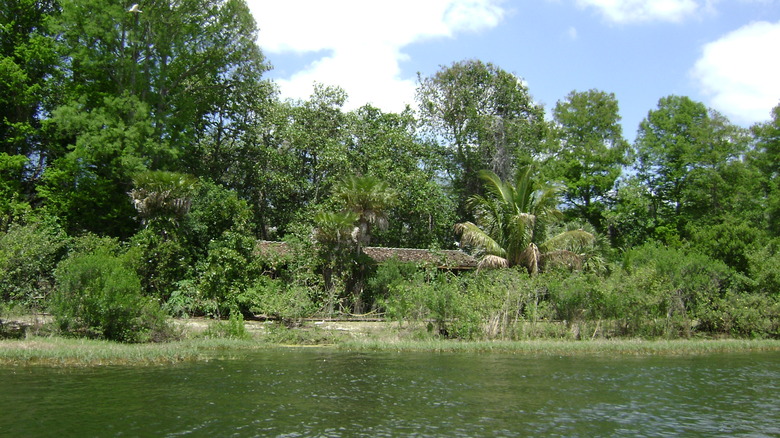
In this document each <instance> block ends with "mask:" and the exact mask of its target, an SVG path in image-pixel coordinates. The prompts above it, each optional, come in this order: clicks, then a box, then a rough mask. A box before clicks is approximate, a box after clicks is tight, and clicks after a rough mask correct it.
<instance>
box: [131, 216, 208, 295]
mask: <svg viewBox="0 0 780 438" xmlns="http://www.w3.org/2000/svg"><path fill="white" fill-rule="evenodd" d="M125 258H126V259H127V260H128V262H129V263H131V264H132V267H133V269H135V271H136V272H137V273H138V275H139V277H140V278H141V287H142V290H143V292H144V294H145V295H147V296H151V297H154V298H156V299H158V300H159V301H160V302H162V303H165V302H167V301H168V300H169V299H170V298H171V294H172V293H173V292H174V291H175V290H176V289H177V284H178V282H180V281H182V280H186V279H188V278H191V277H192V275H193V271H194V269H193V268H192V266H193V263H194V257H193V254H192V251H190V249H189V248H188V247H186V245H184V244H182V242H181V241H180V240H178V239H176V238H166V237H165V236H163V235H160V234H158V233H156V232H155V231H153V230H152V229H151V228H147V229H144V230H141V231H140V232H138V233H137V234H136V235H135V236H133V237H132V238H131V239H130V248H129V250H128V252H127V254H126V255H125Z"/></svg>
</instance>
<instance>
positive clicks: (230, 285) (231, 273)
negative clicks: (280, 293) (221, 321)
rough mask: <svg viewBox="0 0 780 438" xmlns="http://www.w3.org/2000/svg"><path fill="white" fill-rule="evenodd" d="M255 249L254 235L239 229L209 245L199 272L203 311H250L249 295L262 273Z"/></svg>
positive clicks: (214, 312)
mask: <svg viewBox="0 0 780 438" xmlns="http://www.w3.org/2000/svg"><path fill="white" fill-rule="evenodd" d="M254 250H255V239H254V238H252V237H251V236H245V235H242V234H239V233H235V232H227V233H225V234H224V235H223V237H222V238H221V239H220V240H216V241H214V242H212V243H211V245H209V249H208V253H207V254H206V257H205V259H203V260H202V261H201V262H200V263H198V266H197V274H196V275H197V286H196V287H197V290H198V294H199V296H200V298H201V300H202V303H201V305H203V306H204V307H203V308H202V309H200V310H201V311H202V312H207V313H210V314H212V316H218V317H219V316H222V315H228V314H230V313H232V311H234V310H237V311H240V312H249V311H250V306H251V304H252V300H249V299H247V298H246V295H245V294H246V293H247V291H248V290H249V288H250V287H251V286H252V284H253V283H254V282H255V281H256V279H257V278H258V277H259V276H260V275H261V274H262V271H261V269H260V265H259V263H258V262H257V261H256V260H255V259H254Z"/></svg>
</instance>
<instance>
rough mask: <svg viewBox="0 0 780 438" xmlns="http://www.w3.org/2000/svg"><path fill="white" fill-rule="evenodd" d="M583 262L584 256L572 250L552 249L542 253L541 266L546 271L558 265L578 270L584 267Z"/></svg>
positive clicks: (558, 266)
mask: <svg viewBox="0 0 780 438" xmlns="http://www.w3.org/2000/svg"><path fill="white" fill-rule="evenodd" d="M582 262H583V260H582V256H580V255H579V254H576V253H573V252H571V251H567V250H560V251H551V252H546V253H543V254H542V257H541V260H540V263H539V267H540V269H542V270H545V271H546V270H549V269H551V268H556V267H557V268H566V269H569V270H573V271H575V270H576V271H578V270H580V269H582Z"/></svg>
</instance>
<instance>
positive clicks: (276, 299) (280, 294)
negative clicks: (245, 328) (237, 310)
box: [236, 276, 317, 323]
mask: <svg viewBox="0 0 780 438" xmlns="http://www.w3.org/2000/svg"><path fill="white" fill-rule="evenodd" d="M236 301H237V303H238V305H239V306H240V307H241V308H244V309H248V310H249V311H250V312H252V313H254V314H261V315H265V316H268V317H271V318H275V319H280V320H282V321H285V322H287V323H290V322H293V321H294V320H299V319H301V318H304V317H307V316H310V315H312V314H313V313H314V312H315V311H316V310H317V308H316V304H315V303H314V301H313V300H312V298H311V293H310V291H309V289H308V288H306V287H304V286H300V285H295V284H292V285H285V284H284V283H283V282H282V281H281V280H278V279H272V278H270V277H265V276H261V277H259V278H258V279H257V281H256V282H255V284H253V285H252V286H251V287H250V288H248V289H247V291H246V292H244V293H241V294H239V295H238V296H237V297H236Z"/></svg>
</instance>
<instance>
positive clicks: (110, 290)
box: [51, 252, 170, 342]
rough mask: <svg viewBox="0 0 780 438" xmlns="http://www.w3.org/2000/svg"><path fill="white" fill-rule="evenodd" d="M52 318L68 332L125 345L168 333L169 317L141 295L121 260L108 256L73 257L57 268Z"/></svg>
mask: <svg viewBox="0 0 780 438" xmlns="http://www.w3.org/2000/svg"><path fill="white" fill-rule="evenodd" d="M56 278H57V289H56V293H55V295H54V299H53V301H52V306H51V309H52V314H53V315H54V316H55V318H56V320H57V323H58V325H59V327H60V328H61V329H62V330H63V331H65V332H68V333H74V334H79V335H85V336H89V337H97V338H102V339H108V340H113V341H121V342H144V341H149V340H161V339H163V338H165V337H167V336H169V335H170V329H169V327H168V325H167V322H166V321H165V315H164V314H163V313H162V311H161V310H160V308H159V306H158V305H157V304H156V303H154V302H153V301H151V300H149V299H147V298H144V297H143V296H142V295H141V282H140V280H139V278H138V276H137V275H136V274H135V272H134V271H133V270H132V269H130V268H128V267H127V266H126V265H125V264H124V263H123V262H122V260H121V259H120V258H118V257H116V256H113V255H111V254H108V253H105V252H94V253H91V254H90V253H87V254H72V255H71V256H70V257H68V258H67V259H65V260H63V261H62V262H61V263H60V264H59V265H58V266H57V270H56Z"/></svg>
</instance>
